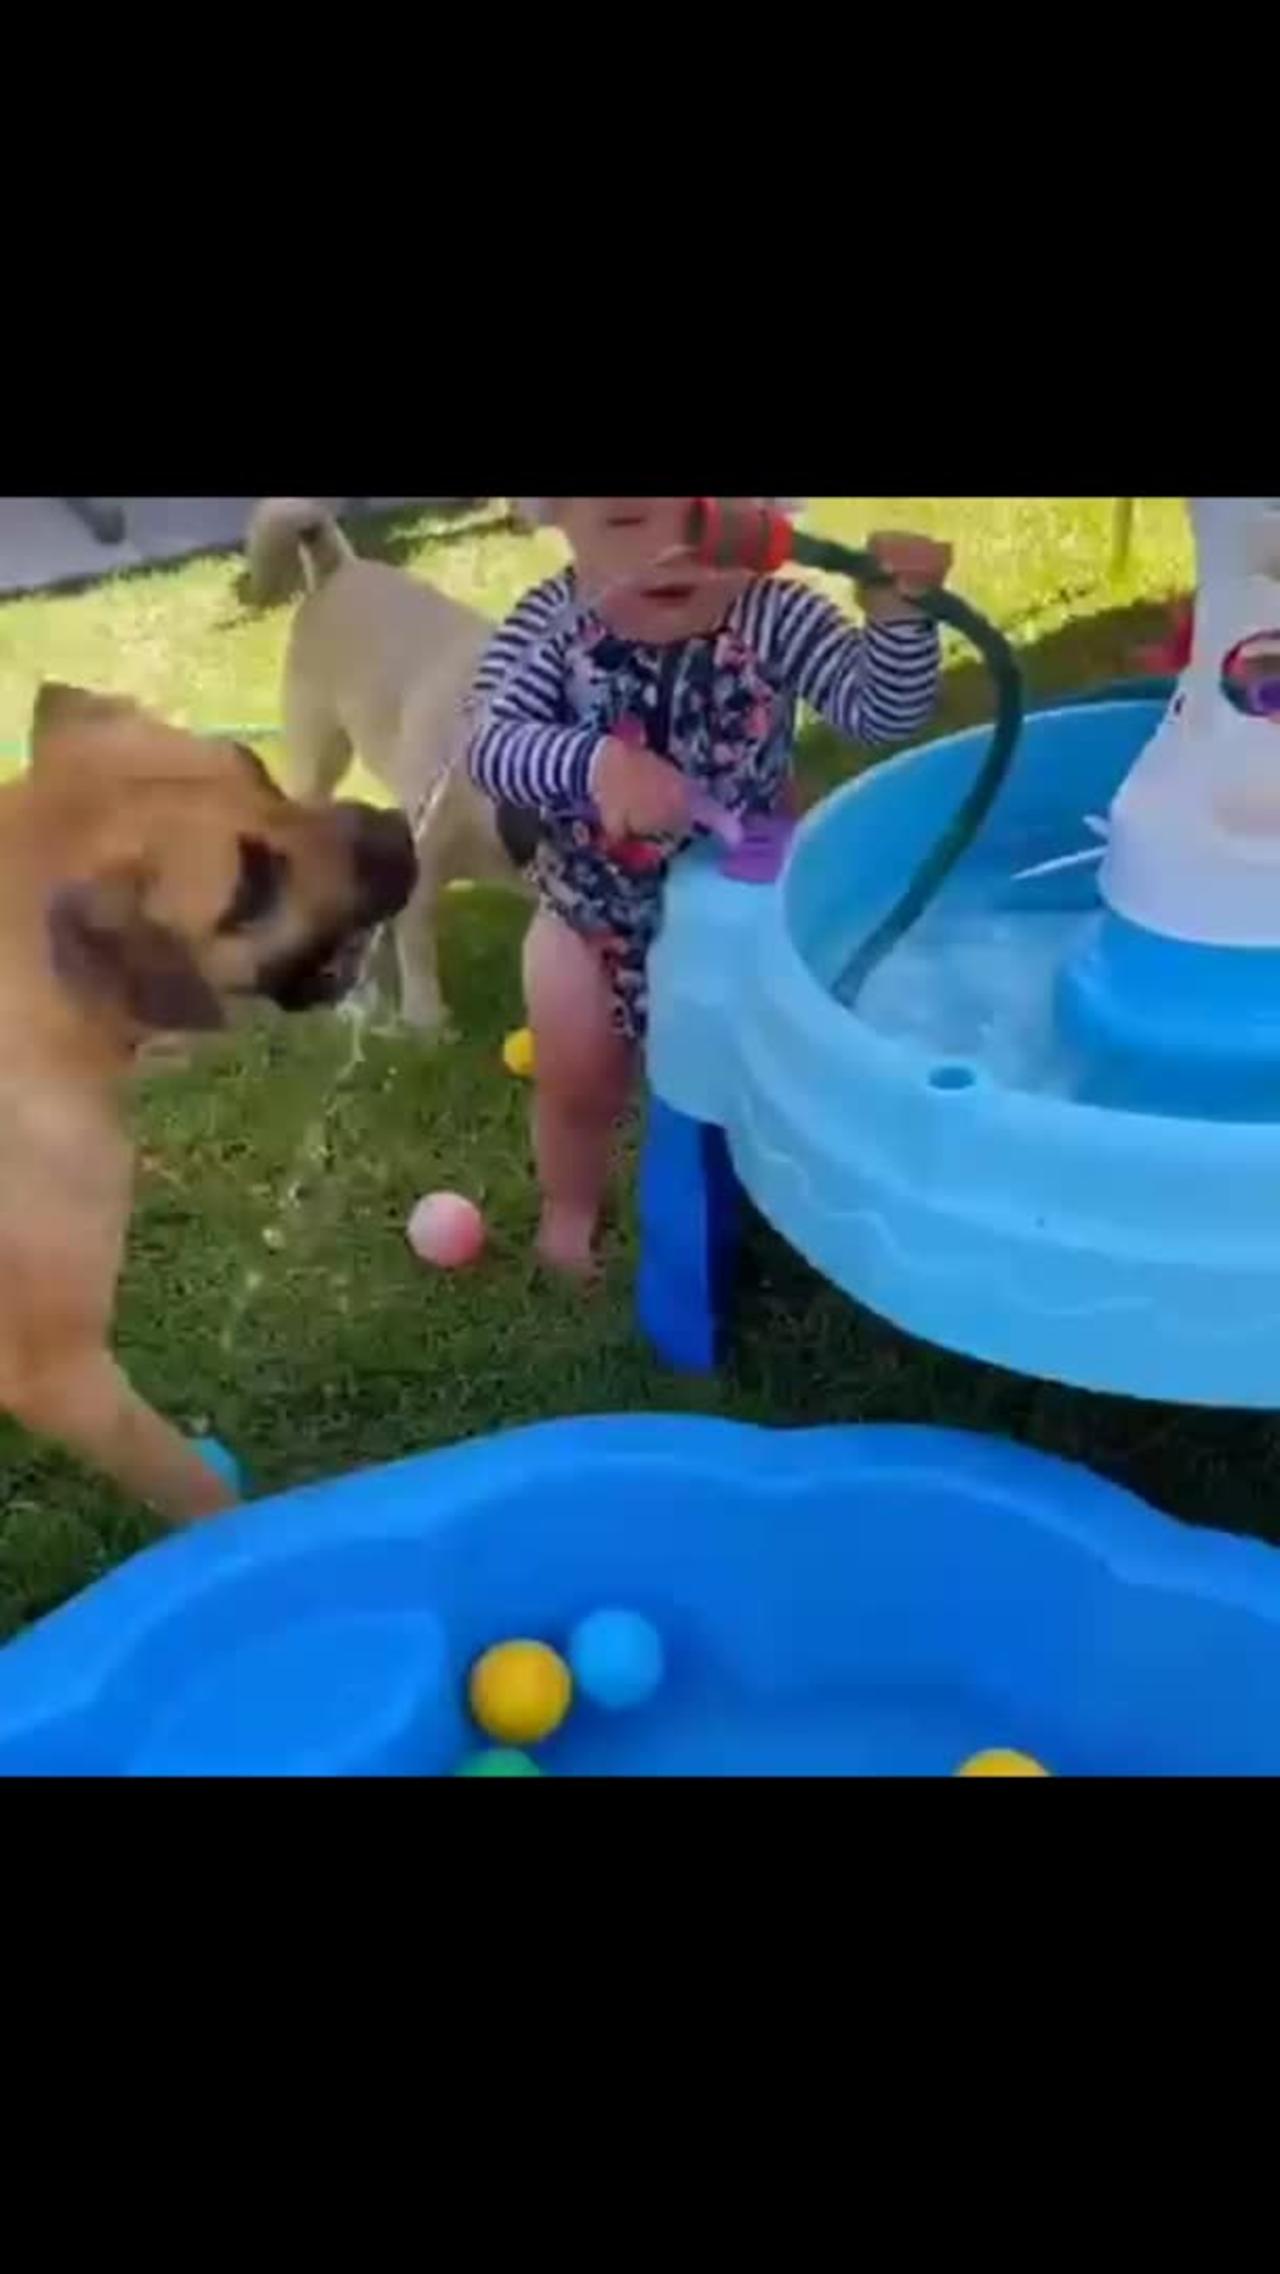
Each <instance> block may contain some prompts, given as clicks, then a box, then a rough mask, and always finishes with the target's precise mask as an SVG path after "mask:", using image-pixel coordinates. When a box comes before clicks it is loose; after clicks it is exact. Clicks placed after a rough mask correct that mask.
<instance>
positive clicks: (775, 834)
mask: <svg viewBox="0 0 1280 2274" xmlns="http://www.w3.org/2000/svg"><path fill="white" fill-rule="evenodd" d="M795 831H796V825H795V822H794V821H793V820H792V818H791V816H790V814H788V813H756V814H752V815H751V816H750V817H749V818H748V819H747V820H746V821H745V822H741V823H739V831H738V843H737V845H736V846H734V847H731V848H730V849H729V850H728V851H727V852H726V854H725V857H724V859H723V860H722V862H721V863H720V873H721V875H722V876H728V877H732V878H733V880H734V882H735V884H773V883H774V882H775V881H776V879H777V878H778V877H779V876H781V874H782V870H783V865H784V863H785V861H786V858H787V853H788V851H789V849H790V846H791V840H792V838H793V837H794V835H795Z"/></svg>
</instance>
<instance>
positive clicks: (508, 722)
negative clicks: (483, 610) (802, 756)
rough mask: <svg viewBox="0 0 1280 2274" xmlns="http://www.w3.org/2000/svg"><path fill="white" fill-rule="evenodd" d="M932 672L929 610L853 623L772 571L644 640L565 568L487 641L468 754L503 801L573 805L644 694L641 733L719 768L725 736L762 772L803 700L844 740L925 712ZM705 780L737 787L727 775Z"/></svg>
mask: <svg viewBox="0 0 1280 2274" xmlns="http://www.w3.org/2000/svg"><path fill="white" fill-rule="evenodd" d="M700 658H701V665H700V662H699V659H700ZM938 674H939V648H938V637H937V632H936V630H935V628H934V627H933V626H932V625H930V624H928V623H926V622H925V621H924V619H923V618H920V617H909V618H905V619H903V620H901V621H893V622H890V623H885V624H877V623H870V624H868V625H867V626H866V628H865V629H864V630H859V629H857V628H855V627H854V626H853V625H851V624H850V623H849V621H848V619H847V618H846V617H845V616H844V615H843V614H842V612H841V611H840V609H839V608H837V607H836V606H835V605H834V604H833V602H832V601H830V600H829V599H827V598H826V597H825V596H824V595H823V594H821V593H819V592H815V591H814V590H812V589H811V587H810V586H808V585H806V584H801V583H798V582H795V581H794V580H789V579H784V578H781V577H770V578H763V579H759V580H757V581H756V582H754V583H752V584H750V585H748V587H747V588H746V590H745V591H744V592H743V593H742V594H741V595H740V597H739V598H738V600H737V601H736V602H735V603H734V606H733V608H732V609H731V610H730V612H729V615H728V617H727V619H726V621H725V624H724V626H723V628H722V630H721V632H719V633H718V634H715V635H713V636H712V638H711V639H710V640H690V641H686V642H683V643H678V644H676V645H675V646H672V647H669V648H648V647H642V646H639V645H637V644H635V643H629V642H625V641H622V640H619V639H617V638H614V637H613V636H612V635H609V634H608V633H607V632H606V631H605V629H604V627H603V626H601V625H600V624H599V623H598V621H597V620H595V619H592V618H591V617H590V616H589V614H584V613H583V611H581V610H580V608H579V606H578V603H577V598H576V587H575V580H574V575H573V571H572V570H569V571H567V572H566V573H565V574H564V575H562V576H558V577H553V578H551V579H549V581H548V582H546V583H545V584H541V585H539V586H538V587H537V588H536V589H535V590H534V591H532V592H530V593H528V594H527V595H526V597H525V599H524V600H522V601H521V603H520V605H519V607H518V608H517V609H516V610H515V612H514V613H513V614H512V615H511V616H510V617H509V618H508V619H507V621H506V623H505V624H504V625H503V626H502V628H501V630H500V631H499V632H498V633H497V635H496V636H495V638H494V640H493V642H492V644H491V645H490V647H489V649H488V651H487V653H486V655H485V658H484V660H483V663H482V665H481V668H480V672H479V674H478V677H477V679H476V683H475V686H474V689H473V692H472V698H471V707H472V710H473V713H474V716H475V725H474V727H473V730H472V735H471V740H470V744H469V750H468V764H469V767H470V771H471V775H472V778H473V780H474V781H475V782H476V783H477V784H478V785H479V787H480V788H481V789H483V790H485V791H487V792H488V794H489V796H490V797H492V798H494V799H496V800H497V801H498V802H499V803H502V804H506V805H513V806H524V807H530V808H534V809H537V810H539V811H541V812H543V813H544V814H548V815H550V814H555V813H557V812H564V811H567V810H570V809H574V808H580V807H582V806H583V805H584V804H585V803H586V802H587V801H588V800H589V798H590V793H591V780H592V768H593V765H594V762H595V757H596V753H597V751H598V750H599V749H600V747H601V745H602V743H603V742H604V741H605V740H606V739H607V738H608V736H609V734H610V733H611V732H613V731H614V730H615V728H616V725H617V723H618V718H619V716H620V715H621V714H623V713H625V712H631V713H633V714H634V712H635V711H636V710H637V709H638V710H639V712H640V714H641V716H642V718H643V721H644V724H645V726H646V731H647V736H648V740H649V744H650V747H651V748H653V749H655V750H658V751H660V752H661V753H662V754H663V755H664V756H666V757H668V758H670V759H671V760H673V761H674V762H675V763H676V764H677V765H683V764H685V762H686V745H691V744H692V741H693V740H694V739H697V740H698V741H699V744H700V747H701V748H702V749H703V750H704V751H705V749H706V748H707V747H708V745H709V744H711V745H714V746H715V747H716V748H717V749H718V750H719V751H721V752H722V753H723V754H724V755H723V756H722V757H721V759H720V761H719V763H720V765H721V766H722V767H723V769H724V774H725V776H727V777H732V775H733V774H735V773H737V772H738V771H739V768H738V766H737V764H736V763H735V764H733V765H730V764H729V763H728V753H729V752H730V751H731V750H732V749H733V748H734V747H735V746H736V748H737V751H738V754H739V757H740V759H741V760H742V761H743V762H744V766H743V770H744V773H745V775H748V776H749V775H752V774H755V775H759V773H760V771H761V768H760V763H759V761H760V756H761V752H762V750H763V748H764V747H765V746H766V745H767V746H768V748H769V750H771V751H776V750H777V749H778V748H779V747H780V746H781V745H782V744H784V743H785V745H786V750H787V755H788V756H789V752H790V743H791V740H792V737H793V735H794V729H795V712H796V705H797V703H798V702H805V703H807V704H809V705H810V707H811V708H812V709H813V710H815V711H816V712H817V713H818V714H819V716H820V717H821V718H823V719H825V720H826V721H827V722H828V724H829V725H831V726H833V727H834V728H835V729H836V730H837V731H838V732H839V733H841V734H843V735H845V736H847V737H848V738H849V739H850V740H851V741H859V742H863V743H869V744H885V743H892V742H900V741H905V740H907V739H909V738H910V737H911V736H912V735H914V734H917V733H918V732H919V731H920V729H921V728H922V727H923V726H924V725H925V724H926V722H927V720H928V718H929V716H930V713H931V711H932V709H933V706H934V703H935V701H936V698H937V690H938ZM753 746H754V747H753ZM715 786H716V787H717V789H720V788H723V789H724V790H725V791H727V792H728V793H729V794H728V796H727V797H726V802H727V803H730V804H732V803H735V802H738V801H737V800H736V799H735V797H734V796H733V789H734V782H733V780H732V778H723V779H722V781H717V782H716V784H715Z"/></svg>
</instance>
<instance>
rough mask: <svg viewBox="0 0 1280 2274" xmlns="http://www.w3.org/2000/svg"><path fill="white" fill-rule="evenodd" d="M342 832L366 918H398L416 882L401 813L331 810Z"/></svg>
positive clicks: (351, 806)
mask: <svg viewBox="0 0 1280 2274" xmlns="http://www.w3.org/2000/svg"><path fill="white" fill-rule="evenodd" d="M333 811H334V814H335V817H336V819H337V820H338V823H339V826H340V827H341V828H342V829H343V830H344V831H345V833H346V835H347V838H348V842H349V844H350V847H351V857H352V860H353V862H354V864H355V872H356V881H357V885H358V887H359V891H360V895H361V899H362V901H363V904H364V910H365V913H366V914H367V916H368V917H369V918H370V919H372V918H377V919H379V920H381V919H382V918H384V917H387V916H398V915H399V913H400V910H401V909H402V908H403V907H404V905H405V902H406V901H407V900H408V898H409V895H410V893H411V892H412V891H413V888H414V885H415V884H416V883H417V881H418V860H417V855H416V854H415V852H414V849H413V836H412V832H411V831H410V828H409V824H408V822H407V821H406V820H405V818H404V815H403V814H402V813H395V812H379V810H378V808H377V807H376V806H372V805H356V804H343V805H337V806H335V807H334V809H333Z"/></svg>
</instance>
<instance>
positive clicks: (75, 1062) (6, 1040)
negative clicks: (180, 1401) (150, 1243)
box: [0, 686, 416, 1522]
mask: <svg viewBox="0 0 1280 2274" xmlns="http://www.w3.org/2000/svg"><path fill="white" fill-rule="evenodd" d="M415 874H416V863H415V860H414V853H413V845H412V841H411V839H410V836H409V831H408V829H407V827H406V825H405V822H404V821H403V819H402V818H401V817H400V816H399V815H398V814H387V813H377V812H374V811H373V810H372V808H370V807H366V806H355V805H348V806H342V805H322V806H305V805H297V804H294V803H292V802H291V801H290V800H289V799H288V798H285V797H284V796H282V795H281V793H280V792H279V791H278V790H277V789H276V788H275V787H274V786H273V784H272V783H271V781H270V779H269V777H268V776H267V774H266V772H265V771H264V769H263V767H262V766H261V765H260V763H259V761H258V760H257V758H255V756H254V754H253V752H252V751H250V750H246V749H242V748H240V747H239V746H238V745H237V744H234V743H228V742H214V741H205V740H202V739H201V738H200V737H198V736H196V735H194V734H188V733H186V732H184V731H183V730H182V729H180V728H177V727H171V726H166V725H164V724H162V723H161V721H159V720H158V719H153V718H150V717H148V716H147V715H146V714H145V713H144V712H143V711H141V710H139V709H137V708H136V707H135V706H134V705H133V704H132V703H128V702H123V701H119V700H117V699H115V698H112V697H108V696H102V695H91V694H86V693H84V692H83V691H81V690H80V689H78V688H73V687H58V686H46V687H43V688H42V689H41V691H40V694H39V696H38V698H37V701H36V707H35V716H34V721H33V727H32V745H31V765H30V769H29V771H28V772H27V773H26V774H25V775H24V776H23V777H22V778H21V779H20V780H18V781H16V782H13V783H11V784H9V785H7V786H6V787H4V788H3V789H0V1087H2V1088H3V1092H4V1097H3V1111H2V1112H0V1404H3V1405H4V1406H5V1407H7V1409H8V1410H9V1412H10V1413H12V1414H14V1415H15V1416H16V1417H17V1419H18V1420H20V1421H22V1422H23V1423H25V1424H26V1425H27V1426H28V1427H29V1428H31V1429H33V1430H37V1431H39V1432H41V1433H42V1434H44V1435H46V1436H49V1437H52V1438H56V1439H57V1440H58V1441H59V1442H60V1443H61V1444H63V1445H65V1446H67V1447H69V1448H70V1450H71V1451H72V1452H74V1453H76V1454H78V1455H80V1456H81V1457H82V1458H83V1459H84V1460H86V1461H89V1462H92V1463H94V1464H95V1465H96V1466H97V1467H98V1468H100V1469H102V1470H104V1471H105V1472H106V1474H107V1475H108V1476H110V1477H112V1478H114V1480H115V1482H116V1483H117V1484H119V1485H121V1486H122V1487H123V1488H124V1489H125V1490H126V1491H128V1492H131V1493H134V1494H136V1495H137V1496H138V1497H139V1498H141V1499H143V1500H145V1501H147V1502H149V1503H150V1505H151V1506H152V1507H153V1508H154V1509H156V1510H158V1511H159V1513H160V1514H161V1515H163V1516H165V1517H167V1518H169V1519H170V1520H171V1521H174V1522H183V1521H185V1520H187V1519H188V1518H191V1517H195V1516H205V1515H209V1514H211V1513H212V1512H213V1511H214V1510H216V1509H219V1508H223V1507H225V1506H227V1505H228V1503H229V1501H230V1500H231V1499H232V1498H233V1495H232V1494H231V1493H230V1492H229V1491H228V1489H227V1487H226V1485H225V1484H224V1483H223V1482H222V1480H221V1479H220V1478H219V1477H218V1476H217V1475H216V1474H215V1473H214V1471H213V1470H212V1469H211V1468H209V1467H208V1466H207V1464H206V1463H205V1462H204V1461H203V1460H202V1459H201V1457H200V1455H199V1453H197V1452H196V1451H195V1450H194V1448H193V1447H192V1445H191V1444H190V1443H189V1442H188V1441H187V1439H186V1438H184V1437H183V1436H182V1435H181V1434H180V1432H179V1431H178V1430H177V1429H175V1428H174V1427H173V1426H172V1425H171V1424H170V1423H169V1422H167V1421H164V1420H162V1419H161V1417H160V1415H159V1414H157V1413H155V1412H153V1410H152V1408H151V1407H150V1406H148V1405H147V1404H146V1403H145V1401H144V1400H143V1399H142V1398H141V1397H139V1396H138V1394H137V1392H136V1390H134V1389H133V1388H132V1387H131V1386H130V1384H129V1382H128V1380H127V1379H126V1377H125V1375H124V1374H123V1373H122V1371H121V1369H120V1367H119V1366H118V1365H117V1363H116V1361H115V1360H114V1358H113V1357H112V1356H111V1353H110V1349H109V1347H108V1338H109V1334H110V1328H111V1318H112V1311H113V1308H114V1298H115V1288H116V1280H117V1277H118V1274H119V1270H120V1264H121V1257H122V1251H123V1245H124V1236H125V1231H126V1227H127V1225H128V1220H129V1211H130V1201H131V1182H132V1153H131V1148H130V1146H129V1143H128V1140H127V1138H126V1137H125V1135H124V1132H123V1129H122V1127H121V1122H120V1099H119V1090H120V1085H121V1077H122V1076H123V1075H124V1074H125V1073H127V1071H128V1070H129V1068H130V1066H131V1064H132V1062H133V1060H134V1058H135V1056H136V1054H137V1052H138V1049H139V1047H140V1045H142V1044H143V1043H144V1042H145V1041H146V1040H147V1038H148V1036H149V1035H151V1034H153V1033H155V1032H156V1031H162V1032H172V1031H175V1030H176V1031H188V1032H190V1031H196V1030H199V1029H201V1028H211V1027H216V1026H220V1025H221V1024H222V1023H223V1021H224V1018H225V1006H226V1004H227V1003H228V1002H229V1001H230V1000H232V999H234V998H236V997H247V996H264V997H266V998H268V999H269V1000H270V1001H273V1002H275V1003H277V1004H279V1005H280V1007H281V1008H282V1009H284V1010H304V1009H307V1008H309V1007H310V1006H312V1005H313V1004H318V1003H324V1002H333V1001H336V999H337V998H338V996H340V995H341V994H342V993H344V992H345V990H346V988H347V987H348V986H349V985H350V983H351V980H352V978H353V977H354V976H355V972H356V969H357V967H358V963H359V957H360V949H361V944H362V936H363V935H364V934H365V933H366V932H367V930H368V929H369V928H370V927H371V926H372V925H374V924H376V923H379V922H381V921H382V920H383V919H384V918H386V917H390V916H394V915H397V914H398V913H399V911H400V909H401V908H403V906H404V905H405V903H406V901H407V900H408V898H409V895H410V893H411V892H412V890H413V885H414V880H415Z"/></svg>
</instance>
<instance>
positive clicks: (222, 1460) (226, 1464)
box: [192, 1437, 244, 1493]
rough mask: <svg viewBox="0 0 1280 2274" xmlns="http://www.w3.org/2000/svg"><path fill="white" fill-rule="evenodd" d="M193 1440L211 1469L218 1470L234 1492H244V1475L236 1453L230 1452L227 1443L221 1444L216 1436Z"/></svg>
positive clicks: (198, 1451)
mask: <svg viewBox="0 0 1280 2274" xmlns="http://www.w3.org/2000/svg"><path fill="white" fill-rule="evenodd" d="M192 1442H193V1444H194V1446H195V1449H196V1451H197V1453H199V1455H200V1457H201V1459H202V1460H204V1461H207V1462H208V1464H209V1466H210V1468H211V1469H216V1470H217V1472H218V1475H219V1476H220V1477H221V1478H222V1480H223V1483H224V1484H229V1485H230V1487H231V1490H232V1491H233V1492H235V1493H243V1491H244V1477H243V1474H242V1473H241V1468H240V1463H239V1462H238V1460H237V1459H236V1457H235V1454H234V1453H229V1452H228V1451H227V1448H226V1446H225V1445H220V1444H219V1442H218V1440H217V1438H216V1437H196V1438H193V1440H192Z"/></svg>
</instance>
